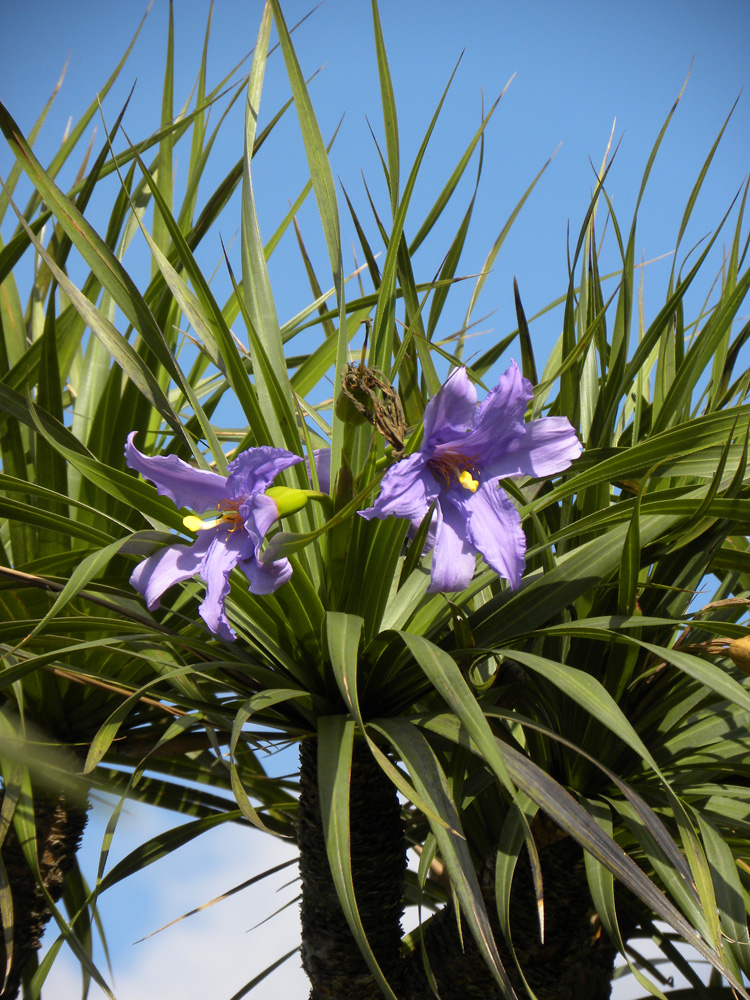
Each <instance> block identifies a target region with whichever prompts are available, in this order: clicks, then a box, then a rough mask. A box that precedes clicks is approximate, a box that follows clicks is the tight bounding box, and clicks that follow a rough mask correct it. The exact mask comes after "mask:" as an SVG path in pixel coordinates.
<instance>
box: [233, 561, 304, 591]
mask: <svg viewBox="0 0 750 1000" xmlns="http://www.w3.org/2000/svg"><path fill="white" fill-rule="evenodd" d="M239 567H240V569H241V570H242V571H243V573H244V574H245V576H246V577H247V579H248V581H249V582H250V590H251V592H252V593H253V594H272V593H273V592H274V590H278V589H279V587H281V586H282V584H284V583H286V582H287V580H288V579H289V577H290V576H291V575H292V564H291V563H290V562H289V560H288V559H275V560H274V561H273V562H269V563H262V562H260V561H259V560H258V559H243V560H241V561H240V563H239Z"/></svg>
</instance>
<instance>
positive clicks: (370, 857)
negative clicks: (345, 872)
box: [298, 739, 406, 1000]
mask: <svg viewBox="0 0 750 1000" xmlns="http://www.w3.org/2000/svg"><path fill="white" fill-rule="evenodd" d="M300 785H301V795H300V802H299V813H298V836H299V848H300V875H301V878H302V907H301V917H302V965H303V967H304V969H305V972H306V973H307V975H308V976H309V978H310V982H311V983H312V992H311V993H310V1000H329V998H330V1000H334V998H335V1000H369V998H376V997H379V996H380V990H379V988H378V986H377V984H376V983H375V980H374V979H373V977H372V975H371V974H370V971H369V969H368V967H367V965H366V963H365V960H364V959H363V958H362V956H361V955H360V952H359V949H358V947H357V945H356V942H355V940H354V937H353V936H352V934H351V931H350V930H349V925H348V924H347V922H346V918H345V917H344V914H343V912H342V911H341V908H340V906H339V902H338V897H337V895H336V889H335V887H334V884H333V878H332V877H331V871H330V867H329V864H328V856H327V854H326V847H325V841H324V839H323V827H322V823H321V818H320V803H319V800H318V763H317V740H312V739H311V740H305V741H303V743H302V747H301V750H300ZM350 789H351V791H350V802H349V811H350V824H349V825H350V832H351V864H352V879H353V882H354V893H355V895H356V897H357V906H358V909H359V914H360V917H361V919H362V925H363V927H364V930H365V934H366V935H367V939H368V941H369V942H370V946H371V947H372V950H373V954H374V955H375V957H376V959H377V961H378V964H379V966H380V968H381V969H382V971H383V974H384V975H385V977H386V979H387V980H388V981H389V982H390V983H392V984H394V985H395V983H396V981H397V978H398V974H399V971H400V967H401V913H402V910H403V883H404V871H405V869H406V850H405V844H404V833H403V827H402V824H401V808H400V806H399V803H398V799H397V797H396V792H395V789H394V787H393V785H392V784H391V782H390V781H389V780H388V778H386V776H385V775H384V774H383V772H382V770H381V768H380V767H379V765H378V764H377V763H376V762H375V760H374V759H373V757H372V754H371V753H370V751H369V749H368V748H367V746H366V745H365V744H363V743H360V742H359V741H356V742H355V744H354V757H353V761H352V777H351V785H350Z"/></svg>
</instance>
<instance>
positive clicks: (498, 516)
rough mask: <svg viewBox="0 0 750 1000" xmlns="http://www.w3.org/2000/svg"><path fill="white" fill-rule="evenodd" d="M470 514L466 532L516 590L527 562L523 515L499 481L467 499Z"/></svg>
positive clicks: (486, 559) (478, 549) (485, 557)
mask: <svg viewBox="0 0 750 1000" xmlns="http://www.w3.org/2000/svg"><path fill="white" fill-rule="evenodd" d="M464 506H465V508H466V510H467V513H468V518H467V523H466V531H467V535H468V538H469V540H470V542H471V544H472V545H473V546H474V548H475V549H476V550H477V551H478V552H480V553H481V554H482V557H483V558H484V561H485V562H486V563H487V565H488V566H489V567H490V568H491V569H494V571H495V572H496V573H497V574H499V575H500V576H502V577H504V578H505V579H506V580H507V581H508V582H509V583H510V585H511V587H513V588H514V589H515V588H516V587H517V586H518V585H519V583H520V582H521V576H522V575H523V571H524V567H525V565H526V558H525V555H526V536H525V535H524V533H523V528H522V527H521V515H520V514H519V513H518V511H517V510H516V508H515V506H514V505H513V502H512V501H511V499H510V498H509V497H508V495H507V494H506V492H505V490H502V489H498V487H497V480H491V481H489V482H484V483H483V484H482V485H481V486H480V488H479V489H478V490H477V492H476V493H474V494H473V496H472V497H471V498H470V499H468V500H466V501H464Z"/></svg>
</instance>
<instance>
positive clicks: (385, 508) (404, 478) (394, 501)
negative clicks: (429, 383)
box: [358, 397, 440, 523]
mask: <svg viewBox="0 0 750 1000" xmlns="http://www.w3.org/2000/svg"><path fill="white" fill-rule="evenodd" d="M436 398H437V397H436ZM439 492H440V487H439V485H438V484H437V482H436V481H435V478H434V476H433V475H432V473H431V472H430V471H429V469H428V468H427V464H426V460H425V457H424V455H422V454H421V453H419V452H418V453H416V454H414V455H409V457H408V458H404V459H402V460H401V461H400V462H397V463H396V464H395V465H394V466H392V467H391V468H390V469H389V470H388V472H386V474H385V475H384V476H383V481H382V482H381V484H380V496H379V497H378V499H377V500H376V501H375V503H374V504H373V505H372V507H368V508H367V509H366V510H360V511H359V512H358V513H360V514H361V515H362V517H365V518H367V520H368V521H369V520H370V519H371V518H373V517H378V518H381V519H382V518H386V517H405V518H407V520H409V521H416V522H417V523H419V522H420V521H421V520H422V518H423V517H424V516H425V514H426V513H427V510H428V508H429V506H430V504H431V503H432V501H433V500H434V499H435V498H436V497H437V495H438V493H439Z"/></svg>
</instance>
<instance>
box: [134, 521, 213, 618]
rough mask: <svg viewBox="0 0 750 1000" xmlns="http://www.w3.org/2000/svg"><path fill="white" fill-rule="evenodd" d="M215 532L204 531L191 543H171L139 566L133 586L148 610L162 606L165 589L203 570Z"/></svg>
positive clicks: (135, 572)
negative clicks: (207, 550)
mask: <svg viewBox="0 0 750 1000" xmlns="http://www.w3.org/2000/svg"><path fill="white" fill-rule="evenodd" d="M212 534H213V532H210V531H206V532H201V534H200V535H199V536H198V538H197V539H196V541H195V542H193V544H192V545H168V546H167V547H166V548H164V549H159V551H158V552H154V554H153V555H150V556H149V557H148V559H144V561H143V562H142V563H139V564H138V565H137V566H136V568H135V569H134V570H133V572H132V574H131V576H130V586H131V587H134V588H135V589H136V590H137V591H138V593H139V594H141V596H142V597H144V598H145V600H146V606H147V607H148V609H149V611H153V610H154V609H155V608H158V607H159V602H160V601H161V596H162V594H163V593H164V591H165V590H169V588H170V587H172V586H173V585H174V584H175V583H182V582H183V581H184V580H189V579H190V578H191V577H192V576H195V575H196V573H198V572H200V568H201V565H202V563H203V557H204V556H205V554H206V549H207V548H208V546H209V545H210V543H211V535H212Z"/></svg>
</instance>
